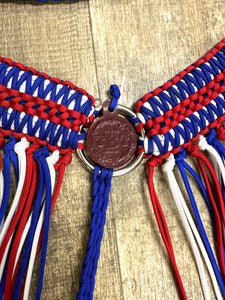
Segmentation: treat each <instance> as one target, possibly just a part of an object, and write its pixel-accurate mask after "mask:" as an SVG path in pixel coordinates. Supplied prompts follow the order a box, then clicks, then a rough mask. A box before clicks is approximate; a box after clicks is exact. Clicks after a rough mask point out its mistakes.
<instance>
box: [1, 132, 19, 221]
mask: <svg viewBox="0 0 225 300" xmlns="http://www.w3.org/2000/svg"><path fill="white" fill-rule="evenodd" d="M15 144H16V139H15V138H14V137H13V136H11V137H10V140H9V142H8V143H6V144H5V145H4V146H3V151H4V188H3V196H2V203H1V207H0V224H1V223H2V220H3V218H4V215H5V211H6V208H7V205H8V201H9V191H10V181H11V171H10V160H11V161H12V163H13V166H14V169H15V173H16V178H17V182H18V177H19V175H18V158H17V155H16V153H15V152H14V145H15Z"/></svg>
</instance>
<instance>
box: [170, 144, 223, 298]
mask: <svg viewBox="0 0 225 300" xmlns="http://www.w3.org/2000/svg"><path fill="white" fill-rule="evenodd" d="M185 158H186V152H185V150H184V149H182V150H181V151H180V152H179V153H178V154H176V155H175V160H176V164H177V166H178V168H179V171H180V174H181V176H182V178H183V181H184V185H185V188H186V190H187V193H188V196H189V199H190V202H191V206H192V209H193V212H194V215H195V220H196V222H197V224H198V228H199V231H200V234H201V237H202V240H203V243H204V245H205V248H206V251H207V253H208V256H209V259H210V261H211V264H212V267H213V270H214V272H215V275H216V278H217V281H218V283H219V286H220V289H221V292H222V294H223V297H224V298H225V284H224V282H223V279H222V276H221V273H220V271H219V268H218V266H217V263H216V259H215V257H214V254H213V251H212V248H211V246H210V243H209V240H208V237H207V234H206V232H205V228H204V226H203V223H202V220H201V217H200V214H199V211H198V208H197V205H196V201H195V198H194V195H193V192H192V189H191V186H190V183H189V181H188V177H187V174H186V172H185V169H186V170H187V171H188V172H189V173H190V174H191V175H192V176H193V177H194V179H195V180H196V181H197V183H198V185H199V187H200V189H201V191H202V192H203V193H202V194H203V196H204V198H205V200H206V203H207V206H208V207H209V208H210V214H211V216H213V222H215V220H214V214H213V211H212V207H211V205H210V202H209V199H208V196H207V193H206V190H205V187H204V185H203V183H202V182H201V179H200V178H199V177H198V175H197V174H196V173H195V171H194V170H193V169H192V168H191V166H189V165H188V163H187V162H185V160H184V159H185ZM200 182H201V184H199V183H200Z"/></svg>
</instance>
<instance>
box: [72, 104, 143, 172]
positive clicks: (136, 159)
mask: <svg viewBox="0 0 225 300" xmlns="http://www.w3.org/2000/svg"><path fill="white" fill-rule="evenodd" d="M105 103H106V102H105ZM102 111H103V117H100V118H99V119H97V120H96V121H95V122H96V123H98V121H100V119H104V115H105V114H106V110H105V104H103V107H102ZM117 113H118V116H117ZM113 114H114V113H110V112H109V115H112V117H110V116H109V117H108V113H107V122H103V124H102V122H100V123H101V124H100V125H99V126H98V127H99V128H100V129H101V128H102V127H104V126H105V124H106V123H108V124H110V125H109V126H111V127H112V126H113V125H112V124H115V126H114V127H115V128H116V129H117V130H121V129H120V128H122V127H123V121H124V119H125V118H126V116H131V117H134V118H135V117H136V114H135V113H134V112H133V111H132V110H130V109H129V108H127V107H126V106H123V105H117V107H116V116H113ZM122 116H123V117H122ZM110 118H111V119H110ZM115 118H116V119H115ZM118 119H122V126H121V125H120V126H117V123H116V122H117V121H118V122H119V120H118ZM126 121H127V122H128V123H129V121H128V120H127V119H126ZM95 122H94V123H93V124H95ZM103 125H104V126H103ZM128 125H129V126H132V127H133V125H131V123H129V124H128ZM92 126H93V125H92ZM92 126H91V127H90V129H89V130H90V131H91V130H92ZM107 126H108V125H107V124H106V129H107V128H108V127H107ZM95 127H96V126H95ZM125 127H126V126H125ZM95 129H96V128H95ZM131 129H133V128H131ZM81 130H82V129H81ZM97 130H98V129H97ZM113 131H114V130H112V133H113ZM126 131H128V133H129V130H128V129H127V128H126ZM128 133H126V134H128ZM88 134H89V133H88ZM103 135H104V134H103ZM117 135H119V136H120V135H123V133H121V132H119V133H117ZM135 135H136V134H135ZM140 136H141V138H142V139H143V140H144V130H142V131H141V133H140ZM137 138H138V136H137ZM98 139H99V142H100V143H101V141H102V140H104V138H102V134H100V137H99V136H98ZM107 139H108V140H109V141H108V142H109V143H110V146H111V144H112V146H113V145H114V144H115V143H113V141H112V140H111V137H110V136H108V137H107ZM95 140H96V139H95V137H94V138H93V139H92V142H95ZM124 140H125V144H126V142H127V140H129V136H128V138H126V136H125V138H124ZM87 142H88V137H87V141H86V146H87ZM89 144H90V143H89ZM136 146H137V145H136ZM136 146H135V147H136ZM89 148H90V147H89ZM101 148H104V147H100V146H99V149H100V150H101V151H102V149H101ZM122 148H125V147H124V146H122ZM99 149H97V150H96V151H95V152H96V154H97V155H98V152H99ZM126 149H127V150H125V152H126V151H130V147H129V146H127V148H126ZM135 151H136V149H134V152H133V153H135ZM103 153H104V150H103ZM77 154H78V157H79V158H80V160H81V161H82V162H83V163H84V165H85V167H86V168H87V169H88V170H89V171H93V170H94V168H95V162H96V160H95V162H94V160H93V159H91V157H90V156H91V155H89V154H90V153H88V151H83V150H81V149H79V148H78V149H77ZM125 156H126V153H125ZM143 157H144V152H143V153H140V154H138V155H132V156H131V159H129V162H128V163H126V164H125V165H123V166H121V167H118V168H117V167H115V168H114V166H113V167H111V166H109V167H111V168H113V176H114V177H116V176H121V175H124V174H126V173H128V172H131V171H132V170H134V169H135V168H136V167H137V166H138V165H139V164H140V163H141V161H142V159H143ZM100 158H102V157H100ZM120 159H121V160H123V158H120ZM97 163H98V162H97ZM99 164H100V163H99ZM100 165H101V164H100ZM106 167H108V166H106Z"/></svg>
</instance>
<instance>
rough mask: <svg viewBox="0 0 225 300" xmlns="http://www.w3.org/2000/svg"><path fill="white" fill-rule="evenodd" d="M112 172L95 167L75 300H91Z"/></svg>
mask: <svg viewBox="0 0 225 300" xmlns="http://www.w3.org/2000/svg"><path fill="white" fill-rule="evenodd" d="M112 175H113V170H112V169H106V168H103V167H100V166H98V165H96V166H95V169H94V172H93V176H92V181H93V195H92V201H93V202H92V210H91V224H90V231H89V239H88V243H87V249H86V255H85V258H84V261H83V266H82V274H81V279H80V284H79V291H78V293H77V300H90V299H93V291H94V286H95V274H96V270H97V265H98V258H99V254H100V245H101V240H102V236H103V231H104V225H105V218H106V209H107V206H108V201H109V191H110V187H111V180H112Z"/></svg>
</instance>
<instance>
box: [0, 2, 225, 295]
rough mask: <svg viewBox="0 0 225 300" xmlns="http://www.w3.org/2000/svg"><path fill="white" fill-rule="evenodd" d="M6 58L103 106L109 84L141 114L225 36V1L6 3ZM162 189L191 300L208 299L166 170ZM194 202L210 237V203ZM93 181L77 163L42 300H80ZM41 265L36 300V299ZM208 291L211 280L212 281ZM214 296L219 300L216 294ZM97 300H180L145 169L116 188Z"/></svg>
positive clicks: (65, 189)
mask: <svg viewBox="0 0 225 300" xmlns="http://www.w3.org/2000/svg"><path fill="white" fill-rule="evenodd" d="M0 28H1V39H0V55H1V56H4V57H10V58H12V59H13V60H15V61H20V62H22V63H24V64H25V65H29V66H33V67H35V68H37V69H38V70H40V71H44V72H46V73H48V74H49V75H52V76H57V77H59V78H62V79H65V80H70V81H72V82H73V83H75V84H76V85H77V86H79V87H82V88H84V89H86V90H87V91H88V92H89V93H90V94H92V95H94V96H95V97H96V98H100V99H102V100H105V99H107V97H108V90H109V87H110V85H111V84H114V83H115V84H118V85H119V87H120V89H121V99H120V103H121V104H124V105H127V106H129V107H133V105H134V103H135V102H136V101H137V99H139V98H140V97H141V96H143V95H144V94H145V93H146V92H148V91H150V90H152V89H154V88H156V87H157V86H159V85H161V84H162V83H164V82H165V81H167V80H168V79H169V78H170V77H172V76H174V75H175V74H176V73H178V72H179V71H181V70H182V69H184V68H185V67H186V66H188V65H189V64H191V63H193V62H194V61H195V60H196V59H198V58H199V57H201V56H202V55H203V54H205V53H206V52H207V51H208V50H210V48H212V47H213V46H214V45H215V44H216V43H217V42H219V41H220V40H221V39H222V38H223V37H224V28H225V6H224V1H222V0H221V1H216V0H214V1H212V0H187V1H185V0H179V1H175V0H161V1H159V0H90V1H78V2H74V3H73V2H70V1H65V2H60V3H58V2H57V3H53V2H48V3H47V4H40V3H36V2H30V1H25V2H23V1H1V2H0ZM154 180H155V186H156V190H157V193H158V195H159V199H160V201H161V204H162V207H163V210H164V213H165V217H166V220H167V222H168V226H169V230H170V233H171V238H172V242H173V245H174V250H175V256H176V259H177V264H178V267H179V270H180V273H181V277H182V279H183V282H184V287H185V290H186V292H187V296H188V299H203V296H202V290H201V287H200V282H199V277H198V273H197V269H196V266H195V264H194V261H193V255H192V253H191V251H190V248H189V245H188V243H187V239H186V235H185V233H184V229H183V227H182V224H181V220H180V218H179V216H178V213H177V210H176V208H175V203H174V201H173V199H172V197H171V195H170V193H169V191H168V184H167V181H166V180H165V177H164V175H163V173H162V171H161V168H158V169H157V170H156V174H155V177H154ZM194 189H195V194H196V200H197V202H198V205H199V210H200V213H201V216H202V218H203V221H204V224H205V226H206V230H207V232H208V234H209V236H210V238H211V240H212V228H211V223H210V221H209V216H208V213H207V210H206V207H205V205H204V202H203V200H202V199H201V196H200V194H199V192H198V189H197V187H195V188H194ZM90 208H91V175H90V174H89V173H88V171H86V170H85V169H84V167H83V166H82V164H81V163H80V162H79V160H78V158H77V157H76V156H75V155H74V157H73V160H72V162H71V164H70V165H69V166H68V167H67V169H66V173H65V177H64V182H63V185H62V189H61V192H60V194H59V198H58V200H57V204H56V207H55V210H54V213H53V216H52V218H51V224H50V235H49V244H48V255H47V261H46V268H45V278H44V286H43V292H42V299H49V300H52V299H54V300H55V299H63V300H67V299H75V295H76V292H77V291H78V284H79V277H80V274H81V266H82V260H83V257H84V254H85V247H86V242H87V238H88V227H89V222H90ZM37 280H38V263H37V264H36V266H35V270H34V276H33V280H32V289H31V294H30V299H35V292H36V286H37ZM209 284H210V281H209ZM211 296H212V299H214V294H213V289H212V287H211ZM94 299H96V300H97V299H98V300H103V299H107V300H108V299H111V300H114V299H116V300H117V299H118V300H119V299H121V300H133V299H141V300H145V299H167V300H169V299H178V293H177V290H176V287H175V282H174V277H173V274H172V272H171V266H170V263H169V260H168V257H167V254H166V251H165V248H164V245H163V243H162V241H161V238H160V234H159V230H158V227H157V224H156V221H155V217H154V214H153V209H152V206H151V203H150V198H149V193H148V187H147V169H146V164H145V163H144V162H143V163H142V165H141V166H139V168H138V169H136V170H135V171H133V172H132V173H130V174H128V175H125V176H123V177H121V178H115V179H113V182H112V189H111V192H110V201H109V207H108V211H107V221H106V225H105V232H104V236H103V241H102V246H101V255H100V260H99V264H98V271H97V275H96V286H95V292H94Z"/></svg>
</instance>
